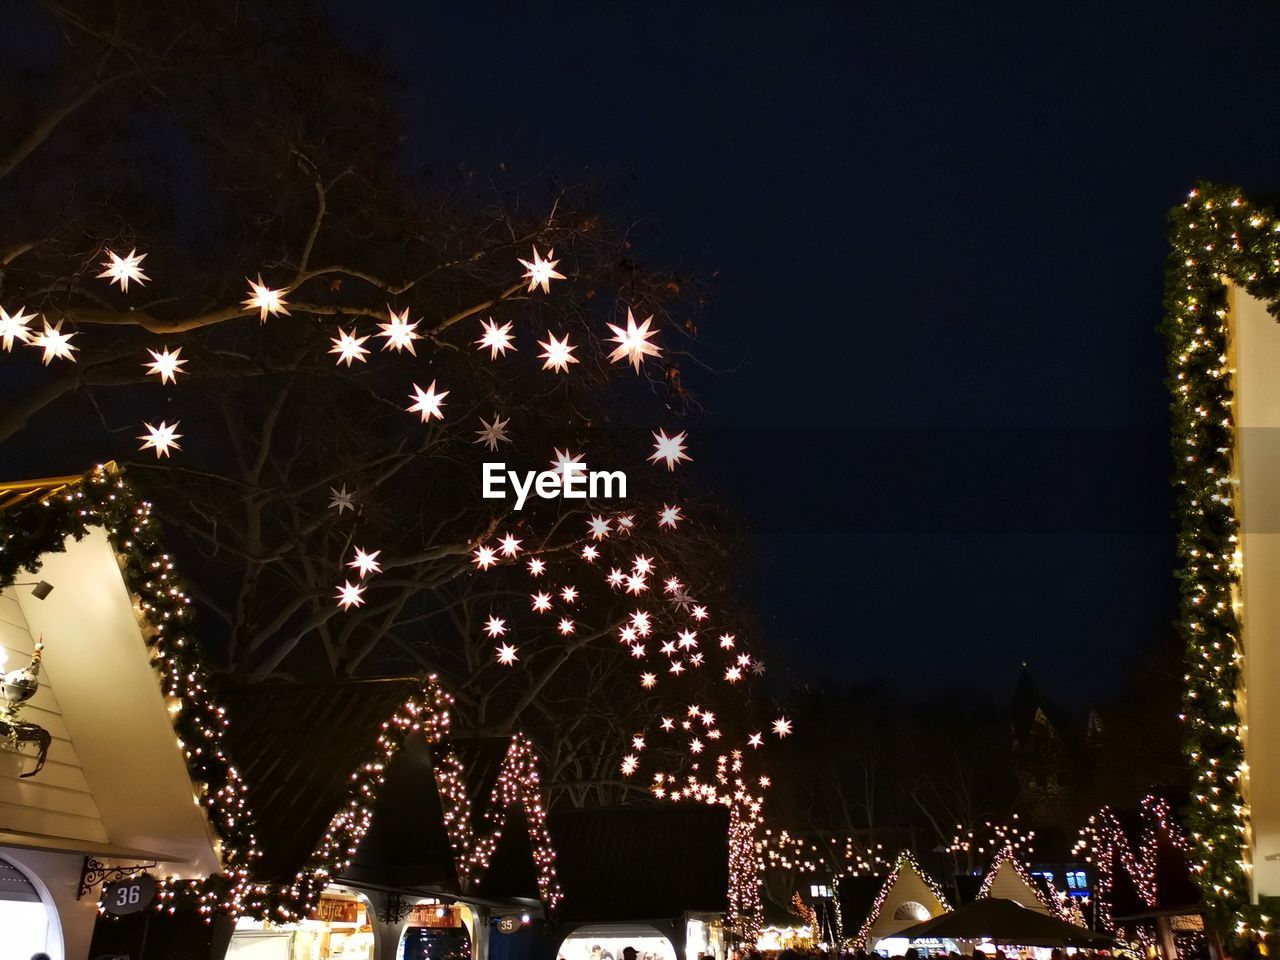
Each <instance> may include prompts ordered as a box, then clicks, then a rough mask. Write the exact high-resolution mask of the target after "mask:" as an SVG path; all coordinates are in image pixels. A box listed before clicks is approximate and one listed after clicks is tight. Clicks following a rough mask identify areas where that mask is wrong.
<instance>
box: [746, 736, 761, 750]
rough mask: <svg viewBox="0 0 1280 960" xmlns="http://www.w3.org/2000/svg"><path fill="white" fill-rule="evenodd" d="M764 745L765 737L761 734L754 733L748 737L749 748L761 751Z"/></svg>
mask: <svg viewBox="0 0 1280 960" xmlns="http://www.w3.org/2000/svg"><path fill="white" fill-rule="evenodd" d="M763 745H764V736H763V735H761V734H759V733H753V734H752V735H751V736H749V737H747V746H749V747H753V748H755V749H759V748H760V747H761V746H763Z"/></svg>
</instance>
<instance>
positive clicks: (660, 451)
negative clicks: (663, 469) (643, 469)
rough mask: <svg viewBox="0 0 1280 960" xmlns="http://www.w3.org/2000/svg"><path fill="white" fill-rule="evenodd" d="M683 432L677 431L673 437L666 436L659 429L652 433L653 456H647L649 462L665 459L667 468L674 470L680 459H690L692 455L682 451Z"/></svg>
mask: <svg viewBox="0 0 1280 960" xmlns="http://www.w3.org/2000/svg"><path fill="white" fill-rule="evenodd" d="M684 440H685V434H684V433H683V432H681V433H677V434H676V435H675V436H674V437H668V436H667V434H666V431H665V430H659V431H657V432H656V433H655V434H654V435H653V441H654V443H653V456H651V457H650V458H649V462H650V463H658V462H659V461H662V460H665V461H666V463H667V469H668V470H674V469H675V468H676V464H677V463H679V462H680V461H681V460H692V459H693V457H691V456H689V455H688V454H687V453H685V452H684V449H685V448H684Z"/></svg>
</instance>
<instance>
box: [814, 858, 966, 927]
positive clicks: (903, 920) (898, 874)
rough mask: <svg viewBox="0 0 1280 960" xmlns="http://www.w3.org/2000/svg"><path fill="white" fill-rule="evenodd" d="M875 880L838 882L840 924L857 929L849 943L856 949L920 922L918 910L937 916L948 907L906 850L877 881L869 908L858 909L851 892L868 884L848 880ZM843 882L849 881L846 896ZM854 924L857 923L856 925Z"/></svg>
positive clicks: (941, 893) (948, 908)
mask: <svg viewBox="0 0 1280 960" xmlns="http://www.w3.org/2000/svg"><path fill="white" fill-rule="evenodd" d="M875 879H878V878H859V877H849V878H844V879H842V880H841V881H840V882H839V885H838V886H839V895H840V898H841V899H840V912H841V923H842V925H843V928H844V930H846V931H849V930H854V929H856V933H854V934H853V935H852V936H851V937H850V938H849V944H850V946H851V947H853V948H855V949H856V948H859V947H866V946H868V945H874V943H873V942H874V941H876V940H880V939H882V938H884V937H888V936H892V935H893V934H894V933H896V932H897V931H898V930H902V929H904V928H906V927H909V926H911V925H912V924H914V923H918V922H920V921H921V920H923V919H925V917H924V916H921V915H920V914H921V912H923V913H926V914H927V915H928V916H929V917H936V916H939V915H941V914H943V913H946V912H947V911H948V910H950V909H951V905H950V904H949V903H948V902H947V897H946V895H945V894H944V893H943V892H942V888H941V887H939V886H938V884H937V883H936V882H935V881H934V879H933V878H932V877H930V876H929V874H927V873H925V871H924V870H923V868H921V866H920V864H918V863H917V862H916V859H915V857H913V856H912V855H911V854H910V852H908V851H906V850H903V851H902V852H901V853H900V854H898V859H897V862H895V863H894V866H893V870H892V871H890V873H889V875H888V876H887V877H885V878H884V881H883V882H882V883H881V884H880V886H879V889H878V890H877V892H876V894H875V896H874V898H873V899H872V901H871V904H870V907H869V908H865V911H864V909H859V907H860V904H858V903H857V902H855V900H856V898H855V897H854V896H852V894H854V893H855V892H856V893H865V891H866V889H867V887H868V886H869V884H868V883H850V881H859V880H867V881H871V880H875ZM846 884H849V894H850V896H848V897H846V895H845V889H846ZM846 902H847V903H848V906H849V908H850V912H846V909H845V904H846ZM854 924H859V926H857V927H856V928H855V927H854V926H853V925H854Z"/></svg>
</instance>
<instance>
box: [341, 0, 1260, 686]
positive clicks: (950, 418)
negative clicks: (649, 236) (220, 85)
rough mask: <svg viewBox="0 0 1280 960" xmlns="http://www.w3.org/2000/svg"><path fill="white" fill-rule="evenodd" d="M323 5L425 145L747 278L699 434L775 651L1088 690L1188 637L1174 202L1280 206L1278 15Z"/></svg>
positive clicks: (430, 160)
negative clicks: (1200, 194)
mask: <svg viewBox="0 0 1280 960" xmlns="http://www.w3.org/2000/svg"><path fill="white" fill-rule="evenodd" d="M333 6H334V7H335V13H334V16H335V17H337V19H338V22H339V23H340V24H341V25H342V27H343V30H344V32H346V33H347V34H348V35H349V36H350V37H351V38H352V42H353V43H356V44H357V45H358V46H359V47H360V48H361V49H366V50H370V49H372V50H377V51H378V52H379V53H380V54H381V55H382V56H384V57H385V58H386V59H387V60H388V61H389V62H390V64H391V65H392V67H393V69H394V70H395V72H396V74H397V75H398V78H399V80H400V81H401V82H402V83H403V85H404V94H403V100H402V106H403V109H404V111H405V115H406V118H407V121H408V124H409V128H408V141H407V149H408V151H409V157H410V160H411V162H412V163H414V164H415V165H422V166H431V165H434V166H438V167H440V168H448V167H450V166H455V165H458V164H462V163H465V164H466V165H468V166H470V167H472V168H476V169H480V170H483V169H485V168H486V167H488V166H493V165H496V164H498V163H504V164H506V165H507V168H508V170H515V171H516V172H521V171H528V172H529V173H535V172H537V171H538V170H540V169H542V168H544V167H549V168H551V169H554V170H555V171H556V172H557V173H558V174H559V175H561V176H562V177H563V178H564V179H566V180H569V181H574V180H576V179H582V178H584V177H593V176H599V177H603V178H615V179H616V178H618V177H619V176H624V177H625V178H627V179H628V181H629V188H628V191H627V200H628V202H629V205H630V208H631V210H632V211H633V213H634V214H635V216H636V217H638V218H641V219H644V220H646V222H648V223H651V224H653V225H654V226H655V227H656V229H657V231H658V239H657V244H656V249H655V250H654V251H652V252H651V256H652V257H653V258H654V259H659V258H660V259H662V260H663V261H664V262H669V263H676V264H680V265H681V266H682V267H683V268H685V269H687V270H689V271H691V272H697V271H702V272H705V273H710V272H711V271H716V270H718V271H720V276H721V285H720V289H719V293H718V295H717V297H716V299H715V301H714V303H713V305H712V308H711V311H710V315H709V317H708V322H707V327H708V328H709V333H710V336H711V339H712V340H713V341H714V342H715V343H716V344H717V345H718V346H717V347H716V348H715V349H714V350H713V351H712V356H711V359H712V362H713V363H719V364H722V365H724V366H734V367H736V369H734V370H733V371H732V372H728V373H725V374H723V375H721V376H718V377H713V378H703V379H700V380H699V381H698V389H699V390H700V392H701V394H702V396H703V399H704V401H705V403H706V405H707V407H708V409H709V411H710V416H709V418H708V420H707V422H706V423H705V425H703V432H705V431H706V430H710V431H712V432H713V434H714V435H713V436H711V437H705V436H704V437H697V436H695V438H694V442H695V444H700V445H701V447H702V450H701V451H699V450H698V447H697V446H695V447H694V448H693V450H694V455H695V457H696V456H698V453H699V452H702V453H703V454H704V458H707V457H712V456H714V457H715V458H716V463H715V465H714V472H715V479H716V482H717V483H719V484H721V485H722V486H723V488H724V489H725V490H726V491H727V493H728V495H729V496H730V497H731V498H732V500H733V501H734V502H735V504H736V507H737V509H738V511H739V512H741V513H742V514H743V515H744V517H745V518H746V520H747V522H748V524H749V525H750V526H751V528H752V531H753V538H754V542H755V544H756V550H757V554H758V556H757V558H756V562H755V564H754V574H753V575H754V576H755V577H756V578H757V580H758V587H759V589H758V590H757V591H755V592H754V593H753V598H752V599H753V600H754V601H755V602H758V603H759V604H761V605H762V607H763V609H762V613H763V614H764V615H765V616H766V618H767V621H766V622H767V626H768V629H769V631H770V634H771V636H770V640H771V642H772V643H773V644H774V645H776V646H777V647H779V648H781V650H782V651H783V652H785V654H786V656H785V659H786V660H787V661H788V665H787V666H786V667H785V668H783V667H781V665H779V664H777V659H778V658H775V665H776V666H779V667H780V669H782V671H783V672H784V673H788V674H790V675H791V676H793V677H794V678H796V679H801V680H814V679H819V678H823V677H834V678H838V679H841V680H844V681H848V682H860V681H871V682H877V681H884V682H887V683H890V684H892V685H894V686H896V687H898V688H900V689H903V690H905V691H910V692H911V693H912V694H913V695H919V696H920V697H936V696H939V695H941V696H944V697H945V696H947V695H955V692H956V691H960V690H962V689H964V688H963V687H960V686H958V685H957V682H959V683H964V684H970V683H976V684H978V685H979V687H980V688H983V689H986V690H987V691H989V692H990V695H991V696H993V697H994V698H996V699H997V700H999V701H1004V700H1005V699H1006V698H1007V697H1008V696H1009V695H1010V693H1011V689H1012V684H1013V682H1014V678H1015V677H1016V673H1017V669H1018V664H1019V662H1020V661H1021V660H1023V659H1025V660H1027V661H1029V662H1030V664H1031V666H1032V668H1033V669H1034V670H1035V671H1036V672H1037V673H1038V675H1039V676H1040V678H1041V680H1042V683H1044V685H1045V686H1048V687H1050V688H1054V689H1056V691H1057V696H1058V697H1059V698H1060V699H1062V700H1063V701H1065V702H1067V703H1071V702H1076V703H1077V704H1082V703H1083V701H1085V700H1088V699H1098V698H1102V699H1105V698H1106V697H1107V696H1108V695H1112V694H1114V693H1115V692H1116V691H1117V690H1118V689H1119V688H1120V686H1121V685H1122V684H1123V683H1124V681H1125V679H1126V677H1127V676H1128V675H1129V673H1130V671H1131V669H1132V666H1133V665H1134V663H1135V662H1136V661H1137V659H1138V658H1139V657H1140V656H1141V655H1142V654H1143V652H1144V651H1146V650H1149V649H1151V648H1152V647H1154V646H1157V645H1159V644H1160V643H1161V642H1162V640H1164V639H1165V638H1167V637H1168V636H1169V635H1170V631H1171V626H1170V624H1171V622H1172V619H1173V615H1174V605H1175V602H1176V593H1175V588H1174V585H1173V580H1172V569H1173V565H1174V561H1175V557H1174V541H1173V525H1172V521H1171V520H1170V518H1169V515H1170V510H1171V496H1170V492H1169V486H1168V475H1169V453H1168V432H1169V425H1168V415H1167V399H1166V394H1165V388H1164V385H1163V377H1164V344H1163V339H1162V337H1161V336H1160V335H1159V334H1158V332H1157V330H1156V326H1157V324H1158V323H1159V320H1160V313H1161V295H1162V285H1163V267H1164V257H1165V249H1166V248H1165V236H1164V230H1165V227H1164V217H1165V213H1166V212H1167V210H1168V209H1169V208H1170V207H1171V206H1173V205H1174V204H1176V203H1178V202H1179V201H1180V200H1181V199H1182V197H1183V196H1185V194H1186V192H1187V190H1188V189H1189V188H1190V187H1191V185H1192V184H1193V183H1194V182H1195V181H1196V180H1197V179H1200V178H1205V179H1213V180H1219V181H1224V182H1234V183H1240V184H1242V185H1244V186H1245V187H1246V189H1248V190H1249V191H1250V192H1251V193H1253V194H1254V195H1256V196H1259V197H1263V198H1266V197H1269V196H1276V195H1280V123H1277V120H1278V119H1280V117H1278V116H1277V112H1278V111H1277V102H1278V95H1280V57H1277V55H1276V40H1277V39H1278V38H1280V5H1276V4H1274V3H1264V2H1253V3H1231V4H1207V3H1203V2H1201V3H1171V2H1160V3H1145V4H1143V3H1134V4H1115V3H1096V4H1065V5H1059V4H1052V5H1050V4H1027V3H1023V2H1018V3H989V4H980V5H970V4H963V5H962V4H936V3H920V2H915V3H910V2H901V0H894V2H875V3H868V2H856V3H805V4H791V5H788V6H789V7H791V8H792V9H787V10H785V11H784V9H783V5H781V4H767V5H766V4H732V5H729V4H708V5H693V4H661V3H646V4H642V5H628V6H623V5H619V4H594V5H592V4H578V5H568V4H558V3H538V4H526V5H509V4H502V5H489V4H484V3H467V4H438V3H436V4H429V3H426V2H422V0H414V2H402V3H387V4H383V5H379V4H373V5H371V6H368V7H365V6H364V5H361V8H360V9H359V10H358V11H357V9H356V7H355V6H354V5H339V4H334V5H333ZM695 6H696V7H698V8H699V9H693V8H694V7H695ZM339 7H346V12H340V11H339V10H338V9H337V8H339ZM630 178H634V179H633V180H630ZM739 361H741V362H739ZM948 691H951V693H950V694H949V693H948ZM966 696H968V695H967V694H966Z"/></svg>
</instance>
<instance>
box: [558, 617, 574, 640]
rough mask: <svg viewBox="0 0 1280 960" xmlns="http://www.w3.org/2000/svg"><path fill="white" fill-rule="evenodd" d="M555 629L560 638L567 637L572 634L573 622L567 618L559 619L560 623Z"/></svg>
mask: <svg viewBox="0 0 1280 960" xmlns="http://www.w3.org/2000/svg"><path fill="white" fill-rule="evenodd" d="M556 629H557V630H559V631H560V634H561V636H565V637H567V636H569V634H571V633H573V630H574V627H573V621H572V620H570V619H569V618H568V617H561V618H560V623H559V624H558V625H557V627H556Z"/></svg>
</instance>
